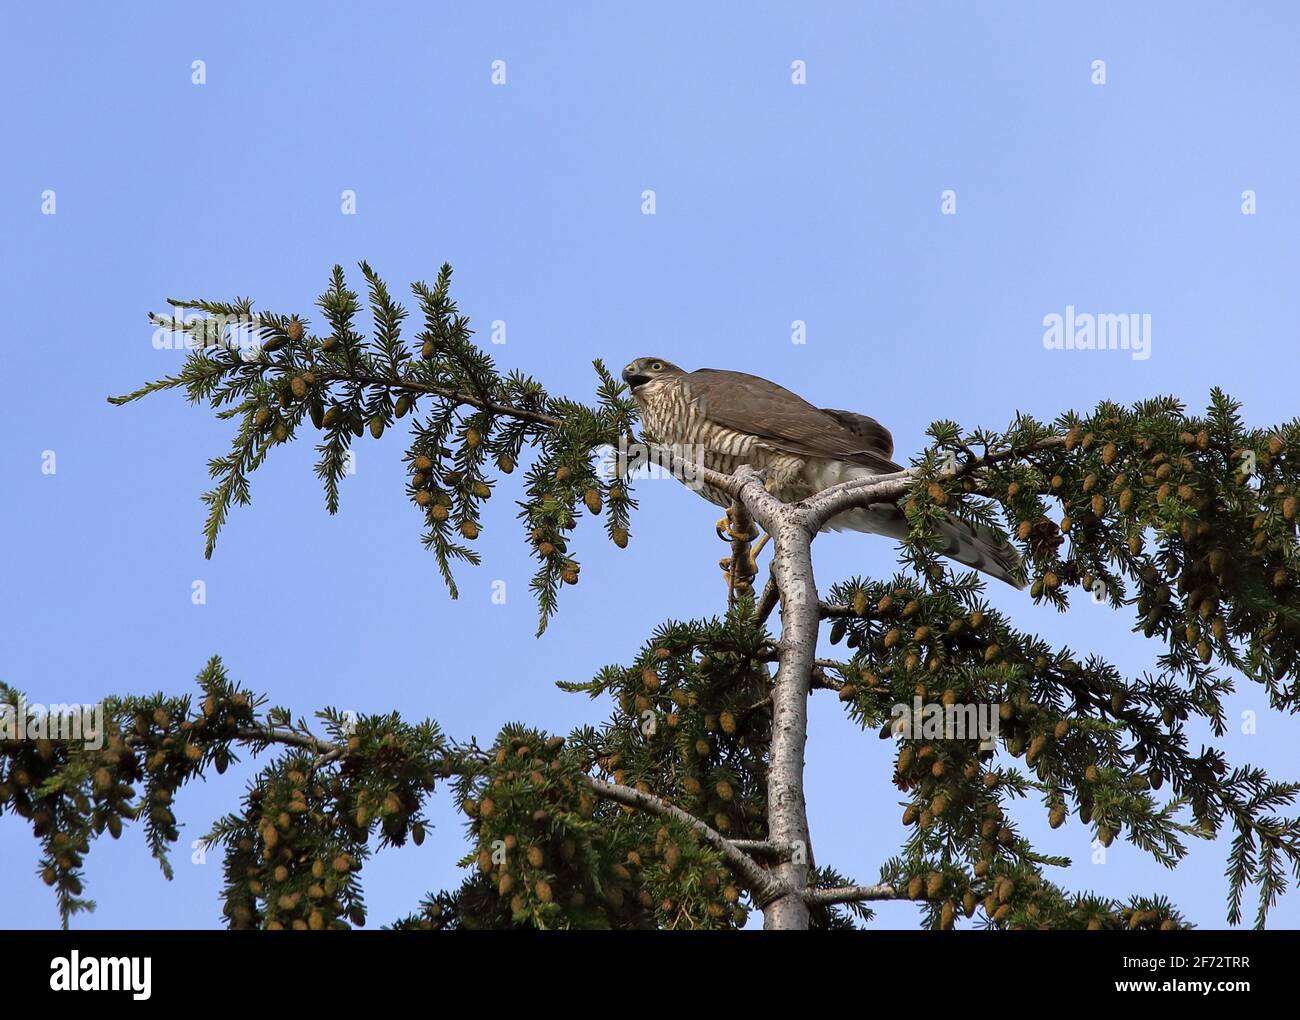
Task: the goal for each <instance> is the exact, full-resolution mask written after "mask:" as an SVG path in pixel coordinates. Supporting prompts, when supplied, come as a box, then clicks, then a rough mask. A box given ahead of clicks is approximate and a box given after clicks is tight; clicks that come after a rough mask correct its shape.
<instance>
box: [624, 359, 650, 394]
mask: <svg viewBox="0 0 1300 1020" xmlns="http://www.w3.org/2000/svg"><path fill="white" fill-rule="evenodd" d="M623 381H624V382H625V383H627V386H628V389H631V390H634V389H636V388H637V387H638V386H640V385H642V384H643V383H648V382H649V381H650V377H649V376H648V375H641V374H639V373H637V372H634V371H632V366H631V365H628V366H627V368H625V369H623Z"/></svg>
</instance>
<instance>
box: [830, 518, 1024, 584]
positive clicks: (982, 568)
mask: <svg viewBox="0 0 1300 1020" xmlns="http://www.w3.org/2000/svg"><path fill="white" fill-rule="evenodd" d="M827 527H828V528H829V529H831V530H833V531H840V530H848V531H865V532H870V533H872V534H875V535H888V536H889V537H890V538H896V539H898V540H900V541H901V540H903V539H905V538H907V518H906V517H904V516H903V512H902V511H901V510H899V509H898V507H896V506H894V505H893V504H892V503H882V504H876V505H873V506H870V507H866V508H864V509H860V510H848V511H845V512H844V513H842V514H839V515H838V516H836V517H835V518H833V519H832V520H831V521H830V522H829V523H828V525H827ZM939 536H940V538H942V539H943V542H944V545H943V547H942V548H940V549H939V552H940V553H941V554H942V555H944V556H947V557H948V558H949V559H953V560H956V561H957V562H958V563H961V564H964V565H965V566H968V567H972V568H974V569H975V570H978V571H979V572H980V573H981V574H987V575H988V576H989V577H996V578H997V579H998V580H999V581H1005V582H1006V583H1007V584H1009V585H1011V586H1012V587H1013V588H1023V587H1024V586H1025V584H1024V582H1023V581H1020V580H1017V578H1016V575H1017V572H1018V571H1019V569H1020V554H1019V553H1018V552H1017V551H1016V548H1015V546H1013V545H1012V544H1011V543H1010V542H1009V541H1007V539H1006V538H1004V537H1003V536H1002V535H1001V534H999V533H998V532H996V531H994V530H993V529H992V528H989V527H986V526H985V525H983V524H970V523H968V522H966V521H963V520H959V519H958V518H956V517H953V516H952V515H951V514H950V515H949V516H948V517H947V519H946V520H944V521H943V522H942V523H941V524H940V525H939Z"/></svg>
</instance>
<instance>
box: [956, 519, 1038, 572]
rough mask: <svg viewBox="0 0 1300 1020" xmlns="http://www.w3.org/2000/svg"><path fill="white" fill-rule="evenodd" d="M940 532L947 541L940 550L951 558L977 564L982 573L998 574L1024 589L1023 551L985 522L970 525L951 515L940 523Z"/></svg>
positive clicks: (968, 564) (973, 564)
mask: <svg viewBox="0 0 1300 1020" xmlns="http://www.w3.org/2000/svg"><path fill="white" fill-rule="evenodd" d="M939 534H940V535H941V536H942V537H943V539H944V540H945V542H946V543H947V544H946V545H945V547H944V548H942V549H940V550H939V551H940V552H941V553H943V555H945V556H947V557H948V558H949V559H954V560H956V561H957V562H958V563H964V564H965V565H966V566H968V567H974V568H975V569H976V570H978V571H979V572H980V573H981V574H988V575H989V577H996V578H997V579H998V580H999V581H1005V582H1006V583H1007V584H1009V585H1011V586H1012V587H1013V588H1023V587H1024V586H1025V582H1024V581H1021V580H1018V579H1017V577H1016V574H1017V572H1018V571H1019V570H1020V553H1019V552H1017V551H1016V547H1015V546H1013V545H1012V544H1011V543H1010V542H1008V541H1007V539H1006V538H1005V537H1004V536H1003V535H1001V534H1000V533H998V532H996V531H994V530H993V529H992V528H990V527H987V526H985V525H983V524H970V523H969V522H967V521H962V520H958V519H957V518H956V517H953V516H952V515H949V516H948V518H947V520H945V521H944V522H943V523H942V524H940V525H939Z"/></svg>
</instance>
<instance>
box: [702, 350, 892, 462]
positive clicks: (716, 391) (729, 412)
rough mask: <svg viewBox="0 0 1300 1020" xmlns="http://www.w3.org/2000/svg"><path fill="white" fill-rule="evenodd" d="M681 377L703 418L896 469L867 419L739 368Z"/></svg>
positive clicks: (888, 447) (778, 445)
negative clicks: (820, 404)
mask: <svg viewBox="0 0 1300 1020" xmlns="http://www.w3.org/2000/svg"><path fill="white" fill-rule="evenodd" d="M682 381H683V383H684V384H685V386H686V391H687V394H688V396H689V397H690V398H692V399H693V400H695V401H696V402H697V403H698V404H699V407H700V410H701V411H702V412H703V413H704V415H705V416H706V417H707V418H709V420H711V421H713V422H716V423H717V424H719V425H722V426H724V427H725V428H730V429H735V430H736V431H738V432H745V433H747V434H749V435H753V436H758V437H759V438H760V439H762V440H763V441H764V442H766V443H767V444H768V445H770V446H771V447H773V448H774V449H777V450H782V451H784V452H786V453H793V454H796V455H798V456H801V457H826V458H829V459H831V460H844V461H848V462H850V463H852V464H861V465H863V466H864V467H870V468H874V469H875V470H877V471H899V470H901V468H900V467H899V466H898V465H897V464H895V463H894V462H893V461H891V460H890V459H889V457H890V454H892V453H893V440H892V438H890V435H889V433H888V432H886V431H885V430H884V429H883V428H881V427H880V425H879V424H878V423H877V422H874V421H872V420H871V419H870V418H866V417H864V416H862V415H855V414H851V413H849V412H847V411H823V410H821V409H820V408H817V407H813V405H812V404H810V403H808V401H806V400H804V399H803V398H802V397H800V396H799V395H798V394H796V393H791V392H790V391H789V390H787V389H786V388H785V387H784V386H778V385H777V384H776V383H774V382H770V381H769V380H767V379H762V378H760V377H759V376H756V375H749V374H747V373H745V372H727V371H723V370H722V369H716V368H701V369H699V370H697V371H695V372H691V373H689V374H687V375H685V376H683V377H682ZM845 419H848V420H847V421H846V420H845ZM882 439H883V442H882Z"/></svg>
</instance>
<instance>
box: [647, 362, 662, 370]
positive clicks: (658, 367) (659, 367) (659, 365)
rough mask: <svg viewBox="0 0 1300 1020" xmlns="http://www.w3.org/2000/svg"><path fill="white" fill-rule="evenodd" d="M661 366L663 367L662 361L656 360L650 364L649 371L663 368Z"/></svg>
mask: <svg viewBox="0 0 1300 1020" xmlns="http://www.w3.org/2000/svg"><path fill="white" fill-rule="evenodd" d="M663 367H664V363H663V362H662V361H656V362H655V363H654V364H653V365H651V366H650V371H652V372H659V371H662V370H663Z"/></svg>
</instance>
